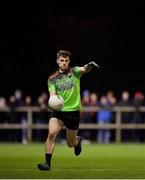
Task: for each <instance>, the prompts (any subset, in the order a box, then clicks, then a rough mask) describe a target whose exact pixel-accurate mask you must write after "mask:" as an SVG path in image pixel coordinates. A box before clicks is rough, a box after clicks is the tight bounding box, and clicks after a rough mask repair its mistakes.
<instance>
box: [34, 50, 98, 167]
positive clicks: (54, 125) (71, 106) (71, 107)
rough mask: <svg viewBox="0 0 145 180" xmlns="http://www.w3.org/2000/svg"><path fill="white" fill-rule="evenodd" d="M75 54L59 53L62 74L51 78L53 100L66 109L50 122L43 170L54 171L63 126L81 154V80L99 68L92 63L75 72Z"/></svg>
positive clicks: (59, 67) (53, 116)
mask: <svg viewBox="0 0 145 180" xmlns="http://www.w3.org/2000/svg"><path fill="white" fill-rule="evenodd" d="M70 56H71V53H70V52H69V51H65V50H60V51H59V52H58V53H57V60H56V62H57V64H58V70H57V71H56V72H55V73H53V74H52V75H51V76H50V77H49V78H48V91H49V94H50V96H52V95H54V94H57V95H60V96H62V97H63V98H64V106H63V108H62V109H60V110H59V111H53V112H52V114H51V117H50V120H49V127H48V128H49V132H48V137H47V140H46V143H45V163H41V164H38V168H39V169H40V170H50V168H51V158H52V154H53V151H54V146H55V139H56V137H57V135H58V133H59V132H60V131H61V129H62V128H63V126H65V127H66V141H67V144H68V146H69V147H74V154H75V155H76V156H78V155H79V154H80V153H81V140H82V138H81V137H80V136H78V129H79V121H80V111H81V97H80V78H81V76H82V75H83V74H84V73H87V72H89V71H91V69H92V68H93V67H99V66H98V65H97V64H96V63H95V62H93V61H92V62H90V63H88V64H86V65H85V66H83V67H79V66H75V67H73V68H71V67H70V66H69V64H70Z"/></svg>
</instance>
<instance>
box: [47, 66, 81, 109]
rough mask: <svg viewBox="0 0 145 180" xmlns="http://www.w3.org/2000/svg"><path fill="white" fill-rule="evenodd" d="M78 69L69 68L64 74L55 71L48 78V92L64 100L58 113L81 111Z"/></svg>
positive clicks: (79, 74)
mask: <svg viewBox="0 0 145 180" xmlns="http://www.w3.org/2000/svg"><path fill="white" fill-rule="evenodd" d="M81 75H82V74H81V72H80V67H78V66H75V67H73V68H69V69H68V71H66V72H64V73H59V72H58V71H56V72H55V73H53V74H52V75H51V76H49V78H48V91H49V92H54V93H55V94H57V95H60V96H62V97H63V98H64V107H63V108H62V109H60V110H59V111H77V110H81V108H82V106H81V99H80V78H81Z"/></svg>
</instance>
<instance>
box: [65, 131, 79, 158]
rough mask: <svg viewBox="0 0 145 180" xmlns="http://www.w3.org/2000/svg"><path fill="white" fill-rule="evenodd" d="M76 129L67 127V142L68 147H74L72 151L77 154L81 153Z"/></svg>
mask: <svg viewBox="0 0 145 180" xmlns="http://www.w3.org/2000/svg"><path fill="white" fill-rule="evenodd" d="M77 134H78V130H70V129H67V136H66V140H67V144H68V146H69V147H74V153H75V155H76V156H78V155H79V154H80V153H81V140H82V138H81V137H80V136H77Z"/></svg>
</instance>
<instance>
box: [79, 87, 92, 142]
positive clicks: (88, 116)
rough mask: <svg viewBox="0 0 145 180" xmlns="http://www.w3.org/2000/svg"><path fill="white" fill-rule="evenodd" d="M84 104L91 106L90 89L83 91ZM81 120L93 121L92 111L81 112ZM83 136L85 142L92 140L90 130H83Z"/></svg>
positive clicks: (84, 121) (84, 105)
mask: <svg viewBox="0 0 145 180" xmlns="http://www.w3.org/2000/svg"><path fill="white" fill-rule="evenodd" d="M81 101H82V106H83V107H89V106H90V91H89V90H84V91H83V93H82V99H81ZM81 121H82V123H85V124H86V123H91V113H90V112H82V113H81ZM82 136H83V138H84V142H86V143H88V142H90V137H91V132H90V131H88V130H83V131H82Z"/></svg>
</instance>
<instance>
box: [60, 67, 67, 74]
mask: <svg viewBox="0 0 145 180" xmlns="http://www.w3.org/2000/svg"><path fill="white" fill-rule="evenodd" d="M68 70H69V68H67V69H65V70H62V69H61V68H59V69H58V72H59V73H60V74H61V73H65V72H67V71H68Z"/></svg>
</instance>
